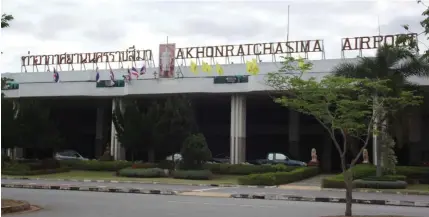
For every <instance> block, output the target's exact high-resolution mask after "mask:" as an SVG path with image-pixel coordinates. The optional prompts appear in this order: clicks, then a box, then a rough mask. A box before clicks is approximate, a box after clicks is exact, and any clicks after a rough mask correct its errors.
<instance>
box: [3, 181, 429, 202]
mask: <svg viewBox="0 0 429 217" xmlns="http://www.w3.org/2000/svg"><path fill="white" fill-rule="evenodd" d="M1 183H2V184H17V183H19V184H40V185H66V186H67V185H71V186H79V187H89V186H91V187H95V186H106V187H119V188H141V189H147V190H171V191H176V192H188V191H194V192H195V191H196V192H219V193H229V194H282V195H291V196H292V195H293V196H304V197H336V198H344V197H345V192H341V191H325V190H322V191H319V190H293V189H279V188H251V187H244V186H240V187H210V186H191V185H168V184H139V183H107V182H104V183H96V182H76V181H55V180H8V179H2V180H1ZM353 198H356V199H365V200H403V201H404V200H405V201H422V202H429V195H399V194H382V193H363V192H353Z"/></svg>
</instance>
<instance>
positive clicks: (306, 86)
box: [266, 58, 422, 216]
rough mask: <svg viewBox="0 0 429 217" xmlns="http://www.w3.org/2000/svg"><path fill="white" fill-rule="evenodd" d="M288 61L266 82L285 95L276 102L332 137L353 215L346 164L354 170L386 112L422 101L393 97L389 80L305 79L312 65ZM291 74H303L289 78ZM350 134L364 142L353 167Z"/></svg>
mask: <svg viewBox="0 0 429 217" xmlns="http://www.w3.org/2000/svg"><path fill="white" fill-rule="evenodd" d="M285 59H286V61H285V62H284V67H283V68H282V70H280V72H274V73H269V74H268V75H267V79H266V83H267V85H268V86H270V87H271V88H273V89H274V91H276V92H278V93H280V94H282V95H283V96H282V97H278V98H275V102H276V103H278V104H280V105H282V106H285V107H288V108H290V109H293V110H296V111H298V112H301V113H304V114H307V115H310V116H313V117H314V118H315V119H316V120H317V121H318V122H319V123H320V124H321V126H323V128H324V129H325V130H326V131H327V132H328V134H329V135H330V137H331V139H332V141H333V143H334V145H335V148H336V150H337V151H338V154H339V155H340V159H341V168H342V171H343V173H344V177H345V178H344V182H345V185H346V210H345V215H346V216H351V215H352V181H353V177H352V176H353V175H352V174H351V171H350V170H349V169H348V168H347V165H349V167H350V168H352V167H353V166H354V165H355V164H356V162H357V161H358V160H359V159H360V157H361V155H362V152H363V150H364V149H365V148H366V147H367V145H368V142H369V139H370V138H371V136H372V132H373V123H374V119H375V117H377V115H380V114H381V113H383V112H384V110H387V111H389V112H391V113H394V112H395V111H398V110H399V109H402V108H404V107H406V106H411V105H418V104H419V103H421V99H422V98H421V97H419V96H415V95H414V94H413V92H411V91H405V90H402V91H400V92H397V95H393V94H391V92H392V91H393V90H392V89H390V88H389V85H388V84H389V83H390V81H389V80H381V79H378V80H376V79H368V78H347V77H344V76H332V75H331V76H326V77H324V78H322V79H321V80H320V81H318V80H317V79H316V78H314V77H312V78H309V79H308V80H306V79H302V78H301V76H302V75H303V73H305V72H307V71H308V70H309V69H311V63H305V62H304V60H302V59H299V60H298V61H295V59H294V58H285ZM282 71H286V72H287V73H286V74H285V73H284V72H282ZM292 72H300V74H299V75H290V74H291V73H292ZM375 92H377V93H378V95H377V96H376V95H375V94H374V93H375ZM348 135H350V136H353V137H355V138H358V139H359V140H361V141H362V146H361V147H360V151H359V153H358V154H357V155H356V156H354V157H353V160H352V161H351V162H350V164H349V162H347V161H346V153H347V151H348V145H347V143H348V140H347V136H348Z"/></svg>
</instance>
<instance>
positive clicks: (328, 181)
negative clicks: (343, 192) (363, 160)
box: [321, 164, 376, 188]
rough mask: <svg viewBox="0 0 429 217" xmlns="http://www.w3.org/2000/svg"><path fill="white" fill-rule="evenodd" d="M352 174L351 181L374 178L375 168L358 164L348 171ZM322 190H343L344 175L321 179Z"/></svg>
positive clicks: (344, 185)
mask: <svg viewBox="0 0 429 217" xmlns="http://www.w3.org/2000/svg"><path fill="white" fill-rule="evenodd" d="M350 170H351V171H352V174H353V180H355V179H362V178H365V177H368V176H374V175H375V172H376V168H375V167H374V166H373V165H370V164H358V165H356V166H354V167H352V168H351V169H350ZM321 184H322V188H345V187H346V184H345V183H344V175H343V174H342V173H341V174H338V175H334V176H331V177H327V178H324V179H322V183H321Z"/></svg>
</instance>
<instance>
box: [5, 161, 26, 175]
mask: <svg viewBox="0 0 429 217" xmlns="http://www.w3.org/2000/svg"><path fill="white" fill-rule="evenodd" d="M5 171H17V172H23V171H30V166H28V165H27V164H22V163H18V162H15V161H11V162H8V163H5V164H4V165H3V167H2V173H4V172H5Z"/></svg>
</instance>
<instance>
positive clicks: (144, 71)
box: [140, 64, 146, 75]
mask: <svg viewBox="0 0 429 217" xmlns="http://www.w3.org/2000/svg"><path fill="white" fill-rule="evenodd" d="M144 74H146V65H145V64H143V66H142V68H141V69H140V75H144Z"/></svg>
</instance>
